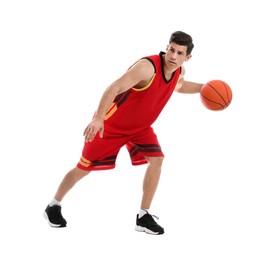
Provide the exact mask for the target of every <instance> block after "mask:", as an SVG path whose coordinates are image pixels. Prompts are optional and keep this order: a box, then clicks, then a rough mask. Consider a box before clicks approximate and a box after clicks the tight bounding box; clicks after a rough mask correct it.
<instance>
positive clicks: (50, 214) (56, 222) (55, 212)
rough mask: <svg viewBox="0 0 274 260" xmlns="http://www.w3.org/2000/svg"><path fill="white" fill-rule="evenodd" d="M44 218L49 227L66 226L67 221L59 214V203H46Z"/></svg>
mask: <svg viewBox="0 0 274 260" xmlns="http://www.w3.org/2000/svg"><path fill="white" fill-rule="evenodd" d="M44 218H45V219H46V220H48V223H49V225H50V226H51V227H66V226H67V221H66V220H65V219H64V218H63V216H62V214H61V206H59V205H53V206H49V205H48V206H47V208H46V209H45V211H44Z"/></svg>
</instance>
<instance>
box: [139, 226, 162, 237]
mask: <svg viewBox="0 0 274 260" xmlns="http://www.w3.org/2000/svg"><path fill="white" fill-rule="evenodd" d="M135 230H136V231H138V232H146V233H147V234H150V235H158V234H159V232H153V231H151V230H149V229H147V228H145V227H141V226H136V227H135Z"/></svg>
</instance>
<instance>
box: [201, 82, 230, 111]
mask: <svg viewBox="0 0 274 260" xmlns="http://www.w3.org/2000/svg"><path fill="white" fill-rule="evenodd" d="M200 97H201V101H202V104H203V105H204V106H205V107H206V108H207V109H209V110H215V111H219V110H224V109H226V108H227V107H228V106H229V105H230V103H231V100H232V90H231V88H230V86H229V85H228V84H227V83H226V82H224V81H222V80H211V81H208V82H207V83H205V84H204V85H203V86H202V88H201V92H200Z"/></svg>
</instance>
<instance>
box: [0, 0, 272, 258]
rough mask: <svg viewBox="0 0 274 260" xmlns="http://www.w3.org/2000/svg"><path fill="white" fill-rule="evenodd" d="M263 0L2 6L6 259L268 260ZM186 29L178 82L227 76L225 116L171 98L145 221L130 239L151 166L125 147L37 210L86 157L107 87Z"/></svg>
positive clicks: (194, 100) (0, 254)
mask: <svg viewBox="0 0 274 260" xmlns="http://www.w3.org/2000/svg"><path fill="white" fill-rule="evenodd" d="M270 4H271V1H270V0H269V1H267V0H261V1H253V0H250V1H235V3H234V1H217V0H215V1H214V0H209V1H203V0H199V1H198V0H197V1H177V0H174V1H140V0H139V1H136V2H132V1H121V0H118V1H58V0H57V1H8V0H6V1H1V3H0V38H1V40H0V88H1V93H0V113H1V128H0V129H1V130H0V131H1V135H0V141H1V143H0V152H1V161H0V163H1V168H0V169H1V181H0V199H1V204H0V205H1V214H0V221H1V230H0V237H1V241H2V242H1V250H0V258H1V259H6V260H8V259H39V260H42V259H98V260H99V259H123V260H124V259H134V260H135V259H159V258H160V257H161V259H187V260H192V259H195V260H196V259H199V260H201V259H211V260H213V259H218V260H220V259H222V260H224V259H233V260H236V259H241V260H243V259H249V260H250V259H264V260H268V259H272V260H273V259H274V249H273V244H274V235H273V232H274V224H273V222H274V210H273V198H274V189H273V180H274V178H273V174H274V167H273V162H272V160H273V145H274V142H273V130H274V129H273V122H272V121H273V111H274V110H273V105H272V102H273V96H272V95H273V90H272V89H273V76H272V75H273V65H272V61H273V58H274V57H273V44H274V40H273V30H272V29H273V28H272V26H273V23H274V19H273V12H272V8H271V7H270V6H271V5H270ZM176 30H182V31H185V32H187V33H189V34H191V35H192V37H193V40H194V44H195V47H194V50H193V53H192V54H193V57H192V59H191V60H189V61H188V62H187V63H186V64H185V67H186V80H190V81H195V82H206V81H208V80H211V79H222V80H224V81H226V82H227V83H228V84H229V85H230V86H231V88H232V90H233V100H232V103H231V105H230V106H229V108H228V109H226V110H224V111H221V112H213V111H209V110H207V109H205V108H204V107H203V106H202V104H201V102H200V98H199V95H180V94H174V96H172V98H171V100H170V102H169V103H168V105H167V106H166V108H165V110H164V111H163V113H162V114H161V116H160V117H159V120H158V121H157V123H155V125H154V128H155V131H156V132H157V134H158V138H159V140H160V143H161V145H162V148H163V151H164V152H165V155H166V159H165V162H164V166H163V173H162V177H161V182H160V184H159V188H158V191H157V193H156V196H155V199H154V201H153V205H152V208H151V213H153V214H155V215H158V216H159V217H160V219H159V224H161V225H162V226H163V227H164V228H165V230H166V233H165V234H164V235H163V236H150V235H146V234H144V233H138V232H135V231H134V227H135V217H136V214H137V213H138V211H139V206H140V200H141V195H142V194H141V189H142V179H143V174H144V171H145V167H146V166H139V167H132V166H131V164H130V160H129V156H128V154H127V152H126V150H124V149H122V150H121V152H120V154H119V157H118V159H117V166H116V169H114V170H112V171H101V172H93V173H91V175H89V176H88V177H86V178H85V179H84V180H82V181H81V182H79V183H78V184H77V185H76V186H75V187H74V188H73V189H72V190H71V192H70V193H69V194H68V195H67V197H65V199H64V201H63V215H64V216H65V218H66V219H67V221H68V227H67V228H65V229H53V228H50V227H49V226H48V224H47V222H46V221H45V220H44V219H43V216H42V212H43V210H44V209H45V207H46V205H47V203H48V202H49V201H50V200H51V199H52V197H53V196H54V194H55V191H56V189H57V187H58V185H59V183H60V181H61V180H62V178H63V176H64V175H65V173H66V172H67V171H68V170H70V169H71V168H72V167H74V166H75V164H76V163H77V162H78V159H79V157H80V155H81V150H82V145H83V137H82V133H83V130H84V128H85V126H86V125H87V123H89V121H90V119H91V117H92V115H93V112H94V110H95V109H96V108H97V105H98V101H99V98H100V97H101V95H102V93H103V91H104V89H105V88H106V87H107V86H108V84H110V83H111V82H112V81H113V80H115V79H116V78H117V77H119V76H120V75H121V74H122V73H123V72H124V71H125V70H126V69H127V68H128V67H129V66H130V65H131V64H132V63H133V62H135V61H136V59H138V58H140V57H142V56H145V55H151V54H157V53H158V52H159V51H161V50H162V51H165V48H166V45H167V44H168V39H169V36H170V34H171V33H172V32H173V31H176Z"/></svg>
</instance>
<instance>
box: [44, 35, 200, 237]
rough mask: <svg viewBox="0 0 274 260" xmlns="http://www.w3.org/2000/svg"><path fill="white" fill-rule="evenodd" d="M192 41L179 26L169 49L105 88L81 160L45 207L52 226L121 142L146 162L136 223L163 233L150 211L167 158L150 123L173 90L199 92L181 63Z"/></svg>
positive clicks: (61, 223) (60, 223)
mask: <svg viewBox="0 0 274 260" xmlns="http://www.w3.org/2000/svg"><path fill="white" fill-rule="evenodd" d="M193 47H194V45H193V42H192V37H191V36H190V35H188V34H186V33H184V32H182V31H176V32H174V33H172V34H171V36H170V39H169V43H168V45H167V47H166V50H165V52H160V53H159V54H158V55H152V56H147V57H143V58H141V59H140V60H138V61H137V62H136V63H134V64H133V65H132V66H131V67H130V68H129V69H128V70H127V71H126V72H125V73H124V74H123V75H122V76H121V77H120V78H118V79H117V80H115V81H114V82H113V83H112V84H111V85H110V86H109V87H108V88H106V90H105V92H104V93H103V95H102V98H101V100H100V102H99V106H98V109H97V110H96V113H95V114H94V117H93V119H92V121H91V122H90V123H89V124H88V125H87V127H86V129H85V130H84V138H85V144H84V147H83V151H82V156H81V158H80V161H79V162H78V164H77V165H76V167H75V168H73V169H72V170H70V171H69V172H68V173H67V174H66V175H65V177H64V179H63V180H62V182H61V183H60V185H59V188H58V189H57V192H56V194H55V196H54V198H53V199H52V201H50V202H49V204H48V205H47V207H46V209H45V211H44V217H45V218H46V219H47V220H48V223H49V225H50V226H52V227H66V224H67V222H66V220H65V219H64V218H63V216H62V214H61V201H62V200H63V198H64V196H65V195H66V194H67V193H68V191H69V190H70V189H71V188H72V187H73V186H74V185H75V184H76V183H77V182H78V181H79V180H81V179H82V178H83V177H85V176H87V175H88V174H89V173H90V172H91V171H95V170H109V169H113V168H114V167H115V161H116V157H117V155H118V153H119V150H120V148H121V147H123V146H126V147H127V149H128V152H129V154H130V158H131V162H132V165H141V164H145V163H147V164H148V166H147V169H146V172H145V175H144V180H143V195H142V200H141V205H140V212H139V214H137V217H136V226H135V229H136V230H137V231H142V232H146V233H148V234H155V235H160V234H163V233H164V229H163V228H162V227H161V226H160V225H158V223H157V222H156V221H155V219H154V218H153V217H154V216H152V215H151V214H150V212H149V209H150V206H151V203H152V200H153V197H154V194H155V192H156V189H157V185H158V182H159V179H160V174H161V166H162V162H163V159H164V154H163V151H162V149H161V146H160V144H159V142H158V140H157V136H156V134H155V133H154V130H153V128H152V127H151V125H152V124H153V123H154V122H155V120H156V119H157V117H158V116H159V114H160V113H161V111H162V109H163V108H164V106H165V105H166V103H167V102H168V100H169V98H170V96H171V95H172V93H173V92H174V91H176V92H179V93H200V90H201V87H202V86H203V84H198V83H194V82H189V81H185V80H184V72H185V70H184V67H183V66H182V65H183V63H184V62H186V61H188V60H189V59H190V58H191V51H192V49H193Z"/></svg>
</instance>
